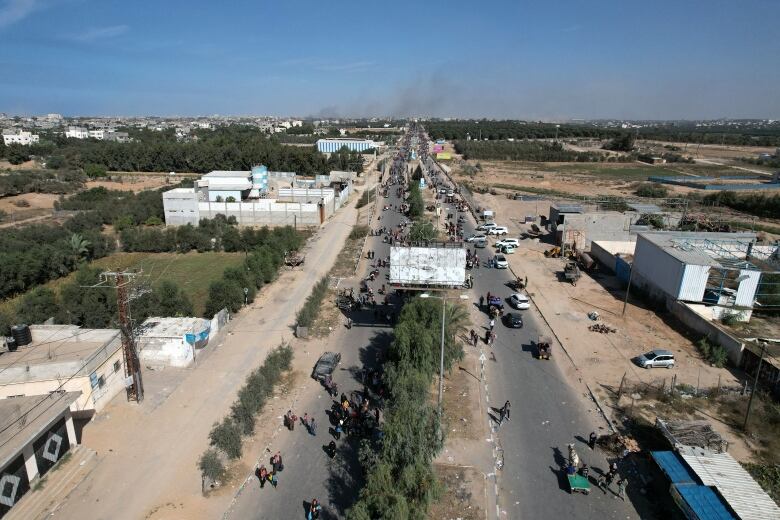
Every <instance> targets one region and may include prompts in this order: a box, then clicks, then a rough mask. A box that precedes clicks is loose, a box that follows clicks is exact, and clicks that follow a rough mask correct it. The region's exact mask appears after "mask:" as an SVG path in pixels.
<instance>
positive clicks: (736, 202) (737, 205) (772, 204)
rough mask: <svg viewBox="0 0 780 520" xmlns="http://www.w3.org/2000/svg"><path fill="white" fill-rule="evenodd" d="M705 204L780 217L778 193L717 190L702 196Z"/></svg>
mask: <svg viewBox="0 0 780 520" xmlns="http://www.w3.org/2000/svg"><path fill="white" fill-rule="evenodd" d="M703 202H704V203H705V204H713V205H719V206H727V207H729V208H732V209H735V210H737V211H743V212H745V213H750V214H751V215H755V216H757V217H765V218H780V194H777V193H775V194H773V195H766V194H763V193H760V194H752V193H751V194H747V195H738V194H736V193H734V192H733V191H719V192H718V193H713V194H712V195H707V196H705V197H704V199H703Z"/></svg>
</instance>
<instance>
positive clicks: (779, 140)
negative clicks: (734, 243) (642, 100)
mask: <svg viewBox="0 0 780 520" xmlns="http://www.w3.org/2000/svg"><path fill="white" fill-rule="evenodd" d="M425 128H426V129H427V130H428V132H429V134H430V135H431V137H432V138H434V139H450V140H463V139H466V138H467V136H470V137H471V138H472V139H480V140H481V139H489V140H491V141H493V140H503V139H551V138H555V137H557V138H560V139H568V138H589V139H614V138H617V137H620V135H621V134H622V133H624V131H623V130H621V129H617V128H605V127H600V126H597V125H595V124H581V125H571V124H569V125H555V124H548V123H527V122H525V121H487V120H480V121H475V120H462V121H429V122H428V123H426V124H425ZM632 133H635V134H636V133H638V135H639V137H640V138H641V139H652V140H658V141H671V142H677V143H702V144H727V145H741V146H780V124H775V125H772V126H749V125H743V126H742V127H741V128H740V129H739V130H735V129H734V127H733V126H729V125H704V126H702V125H699V124H695V123H687V124H686V123H677V124H673V125H671V124H670V125H655V126H648V127H643V128H639V129H637V130H634V131H632Z"/></svg>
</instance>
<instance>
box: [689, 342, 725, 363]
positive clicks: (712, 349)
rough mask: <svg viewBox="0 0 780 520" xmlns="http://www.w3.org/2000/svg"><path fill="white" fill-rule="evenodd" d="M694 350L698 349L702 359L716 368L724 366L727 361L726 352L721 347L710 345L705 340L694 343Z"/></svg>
mask: <svg viewBox="0 0 780 520" xmlns="http://www.w3.org/2000/svg"><path fill="white" fill-rule="evenodd" d="M696 348H698V349H699V352H701V355H702V357H703V358H704V359H706V360H707V361H709V362H710V363H712V364H713V365H715V366H716V367H718V368H723V367H724V366H726V362H727V361H728V352H726V349H725V348H723V347H722V346H721V345H717V344H712V343H710V342H709V341H708V340H707V338H701V339H700V340H699V341H698V342H697V343H696Z"/></svg>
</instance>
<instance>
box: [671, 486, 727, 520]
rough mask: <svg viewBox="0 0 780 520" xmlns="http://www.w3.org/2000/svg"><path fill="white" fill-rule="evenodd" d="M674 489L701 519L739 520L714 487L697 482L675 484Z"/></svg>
mask: <svg viewBox="0 0 780 520" xmlns="http://www.w3.org/2000/svg"><path fill="white" fill-rule="evenodd" d="M673 490H674V491H676V492H677V494H678V495H680V496H681V497H682V498H683V500H685V502H686V504H687V506H688V508H689V509H690V510H691V511H693V513H694V514H695V515H696V518H698V519H699V520H739V519H738V518H737V517H735V516H734V515H733V514H731V512H730V511H729V510H728V509H727V508H726V506H725V505H723V500H721V498H720V497H719V496H718V495H717V493H715V492H714V491H713V490H712V488H709V487H707V486H699V485H697V484H674V485H673Z"/></svg>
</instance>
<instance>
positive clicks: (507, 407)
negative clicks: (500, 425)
mask: <svg viewBox="0 0 780 520" xmlns="http://www.w3.org/2000/svg"><path fill="white" fill-rule="evenodd" d="M511 406H512V405H511V404H510V403H509V401H507V402H505V403H504V406H503V407H502V408H501V410H502V411H501V415H502V416H503V417H505V418H506V420H507V421H508V420H509V411H510V409H511Z"/></svg>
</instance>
